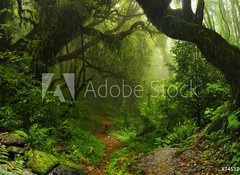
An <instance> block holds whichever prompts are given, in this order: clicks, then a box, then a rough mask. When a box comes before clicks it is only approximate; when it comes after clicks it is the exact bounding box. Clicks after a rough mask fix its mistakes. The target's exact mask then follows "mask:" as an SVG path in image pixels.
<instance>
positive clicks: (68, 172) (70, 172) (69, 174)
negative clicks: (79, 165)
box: [48, 165, 86, 175]
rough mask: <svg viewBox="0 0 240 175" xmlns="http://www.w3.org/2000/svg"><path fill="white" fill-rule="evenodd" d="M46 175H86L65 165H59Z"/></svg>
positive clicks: (82, 171)
mask: <svg viewBox="0 0 240 175" xmlns="http://www.w3.org/2000/svg"><path fill="white" fill-rule="evenodd" d="M48 175H86V172H85V171H84V170H80V169H75V168H71V167H68V166H66V165H59V166H58V167H56V168H54V170H53V171H52V172H51V173H49V174H48Z"/></svg>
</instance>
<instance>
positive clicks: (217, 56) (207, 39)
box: [137, 0, 240, 107]
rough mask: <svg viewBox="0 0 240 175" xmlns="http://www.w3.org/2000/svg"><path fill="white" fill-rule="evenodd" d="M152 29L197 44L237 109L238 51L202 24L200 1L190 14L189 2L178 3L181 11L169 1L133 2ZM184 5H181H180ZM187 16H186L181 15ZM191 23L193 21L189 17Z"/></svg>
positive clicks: (239, 100) (239, 84) (239, 85)
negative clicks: (223, 81) (228, 89)
mask: <svg viewBox="0 0 240 175" xmlns="http://www.w3.org/2000/svg"><path fill="white" fill-rule="evenodd" d="M137 2H138V3H139V4H140V6H141V7H142V8H143V10H144V12H145V14H146V15H147V17H148V18H149V20H150V21H151V22H152V23H153V25H154V26H156V28H157V29H158V30H160V31H161V32H163V33H164V34H166V35H167V36H169V37H171V38H174V39H178V40H183V41H189V42H192V43H194V44H196V45H197V47H198V48H199V49H200V51H201V52H202V54H203V55H204V56H205V58H206V60H207V61H208V62H209V63H211V64H212V65H213V66H215V67H216V68H218V69H219V70H220V71H221V72H222V73H223V74H224V75H225V78H226V79H227V81H228V83H229V85H230V86H231V93H232V99H233V102H234V104H235V105H236V106H237V107H239V106H240V78H239V77H240V50H239V48H238V47H236V46H233V45H231V44H229V43H228V42H227V41H226V40H225V39H224V38H223V37H222V36H221V35H219V34H218V33H217V32H215V31H213V30H210V29H208V28H206V27H205V26H204V25H202V19H203V12H204V0H198V7H197V10H196V12H195V13H190V12H191V11H192V8H191V0H182V5H183V7H182V9H176V10H174V9H171V8H170V7H169V5H170V3H171V0H151V1H147V0H137ZM184 4H185V6H184ZM186 13H188V14H189V15H190V16H188V15H187V16H185V15H184V14H186ZM192 15H193V16H194V19H195V20H192V19H193V16H192Z"/></svg>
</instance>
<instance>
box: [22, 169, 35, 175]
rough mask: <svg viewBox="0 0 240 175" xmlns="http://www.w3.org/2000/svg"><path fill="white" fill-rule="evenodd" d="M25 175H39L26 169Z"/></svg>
mask: <svg viewBox="0 0 240 175" xmlns="http://www.w3.org/2000/svg"><path fill="white" fill-rule="evenodd" d="M23 175H37V174H35V173H33V172H32V170H31V169H24V170H23Z"/></svg>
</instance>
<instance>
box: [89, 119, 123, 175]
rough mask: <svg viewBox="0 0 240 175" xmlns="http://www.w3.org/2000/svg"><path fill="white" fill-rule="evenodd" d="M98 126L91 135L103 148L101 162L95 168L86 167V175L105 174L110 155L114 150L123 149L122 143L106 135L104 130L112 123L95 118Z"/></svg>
mask: <svg viewBox="0 0 240 175" xmlns="http://www.w3.org/2000/svg"><path fill="white" fill-rule="evenodd" d="M97 118H98V119H99V120H100V124H99V125H97V126H96V128H95V130H94V132H93V135H94V136H95V137H96V138H97V139H98V140H99V141H100V142H101V143H102V144H104V146H105V151H104V155H103V159H102V161H101V162H100V163H99V165H97V166H88V167H87V170H88V171H87V172H88V175H104V174H105V173H106V166H107V164H108V163H109V160H110V158H111V155H112V154H113V152H114V151H115V150H118V149H121V148H123V147H124V145H123V143H122V142H121V141H120V140H119V139H117V138H116V137H115V136H113V135H111V134H107V133H106V129H107V128H109V127H111V126H112V125H113V124H112V121H111V120H109V119H107V118H105V117H101V116H97Z"/></svg>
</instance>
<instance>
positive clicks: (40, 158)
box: [27, 151, 58, 175]
mask: <svg viewBox="0 0 240 175" xmlns="http://www.w3.org/2000/svg"><path fill="white" fill-rule="evenodd" d="M57 165H58V159H57V158H56V157H55V156H53V155H51V154H47V153H44V152H41V151H33V153H32V154H31V155H30V156H29V157H28V162H27V166H28V167H30V168H32V170H33V172H35V173H38V174H40V175H43V174H46V173H48V172H50V171H51V170H52V169H53V168H54V167H56V166H57Z"/></svg>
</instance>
